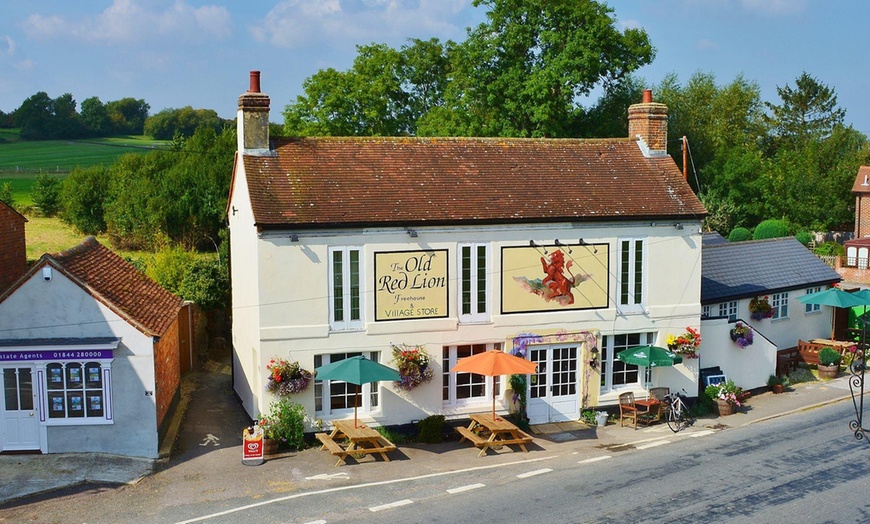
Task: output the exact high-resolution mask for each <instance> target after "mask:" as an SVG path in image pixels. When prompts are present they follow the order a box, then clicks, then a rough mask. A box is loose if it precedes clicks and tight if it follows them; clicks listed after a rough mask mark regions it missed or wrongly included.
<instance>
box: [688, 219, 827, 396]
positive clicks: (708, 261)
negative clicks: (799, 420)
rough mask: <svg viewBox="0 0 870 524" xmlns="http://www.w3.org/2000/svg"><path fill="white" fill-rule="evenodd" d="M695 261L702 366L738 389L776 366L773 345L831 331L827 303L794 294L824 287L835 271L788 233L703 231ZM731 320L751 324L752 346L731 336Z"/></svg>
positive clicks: (755, 383)
mask: <svg viewBox="0 0 870 524" xmlns="http://www.w3.org/2000/svg"><path fill="white" fill-rule="evenodd" d="M720 238H721V237H720ZM701 260H702V262H701V266H702V268H703V269H702V271H701V305H702V313H701V314H702V317H701V318H702V323H701V327H702V332H703V333H704V351H703V352H702V354H701V365H702V367H711V366H718V367H719V368H720V369H722V371H723V372H725V374H726V375H727V376H728V377H729V378H733V379H734V380H735V382H737V383H738V385H740V386H742V387H744V388H747V389H749V388H755V387H761V386H764V385H765V384H766V383H767V378H768V377H769V376H770V375H771V374H773V373H775V371H776V350H777V349H778V348H779V349H784V348H791V347H794V346H796V345H797V343H798V340H799V339H803V340H811V339H815V338H823V339H827V338H830V337H831V329H832V317H831V315H832V313H831V310H832V309H834V308H830V307H823V306H819V305H812V304H803V303H801V302H799V301H798V300H797V299H798V298H800V297H802V296H804V295H806V294H810V293H818V292H820V291H824V290H825V289H827V288H828V287H829V286H831V285H833V284H835V283H838V282H840V280H841V278H840V275H839V274H838V273H837V272H836V271H834V270H833V269H832V268H831V267H829V266H828V265H827V264H825V263H824V262H822V261H821V260H819V258H818V257H816V256H815V255H814V254H813V253H812V252H811V251H810V250H809V249H807V248H806V247H805V246H804V245H803V244H801V243H800V242H798V241H797V240H795V239H794V238H793V237H788V238H777V239H768V240H752V241H747V242H720V241H718V239H716V238H710V240H709V241H708V240H707V239H706V235H705V242H704V248H703V255H702V258H701ZM764 303H767V304H768V305H769V312H768V313H766V314H763V313H761V312H760V310H764V309H767V307H766V306H764ZM753 315H754V316H753ZM737 322H741V323H743V324H747V325H749V326H751V327H752V329H753V330H754V334H755V337H754V340H753V342H752V344H751V345H748V346H745V347H740V345H738V344H737V341H736V340H732V338H731V336H730V331H731V330H732V329H733V328H734V327H735V324H736V323H737Z"/></svg>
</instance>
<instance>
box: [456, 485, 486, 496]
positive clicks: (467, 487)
mask: <svg viewBox="0 0 870 524" xmlns="http://www.w3.org/2000/svg"><path fill="white" fill-rule="evenodd" d="M485 487H486V484H469V485H467V486H460V487H458V488H450V489H448V490H447V493H450V494H451V495H455V494H457V493H462V492H463V491H471V490H473V489H477V488H485Z"/></svg>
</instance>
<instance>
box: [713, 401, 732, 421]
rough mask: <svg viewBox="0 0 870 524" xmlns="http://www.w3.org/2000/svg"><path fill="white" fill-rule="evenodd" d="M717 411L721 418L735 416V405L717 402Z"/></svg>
mask: <svg viewBox="0 0 870 524" xmlns="http://www.w3.org/2000/svg"><path fill="white" fill-rule="evenodd" d="M716 410H717V411H718V412H719V416H720V417H725V416H727V415H733V414H734V405H733V404H731V403H730V402H727V401H725V400H719V399H717V400H716Z"/></svg>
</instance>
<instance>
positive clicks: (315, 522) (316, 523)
mask: <svg viewBox="0 0 870 524" xmlns="http://www.w3.org/2000/svg"><path fill="white" fill-rule="evenodd" d="M305 524H326V521H325V520H312V521H311V522H306V523H305Z"/></svg>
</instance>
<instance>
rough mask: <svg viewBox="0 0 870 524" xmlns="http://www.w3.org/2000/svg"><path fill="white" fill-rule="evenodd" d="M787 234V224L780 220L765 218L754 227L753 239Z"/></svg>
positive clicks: (779, 236)
mask: <svg viewBox="0 0 870 524" xmlns="http://www.w3.org/2000/svg"><path fill="white" fill-rule="evenodd" d="M787 236H788V225H786V223H785V222H783V221H782V220H765V221H763V222H762V223H760V224H758V225H757V226H756V227H755V233H754V234H753V235H752V238H753V240H762V239H765V238H782V237H787Z"/></svg>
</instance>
